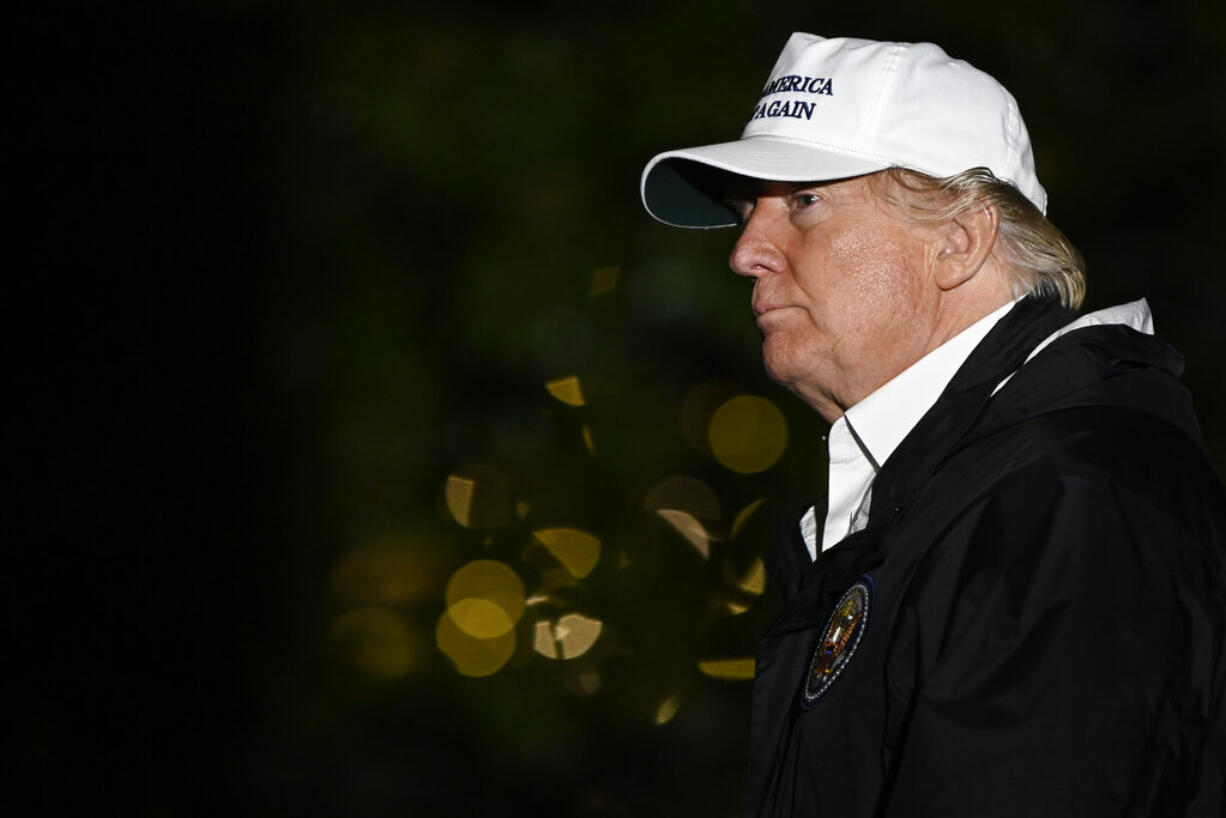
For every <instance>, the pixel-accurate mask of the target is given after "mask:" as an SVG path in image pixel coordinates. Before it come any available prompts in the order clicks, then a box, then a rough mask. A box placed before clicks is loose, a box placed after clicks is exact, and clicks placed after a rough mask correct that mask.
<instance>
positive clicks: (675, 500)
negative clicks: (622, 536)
mask: <svg viewBox="0 0 1226 818" xmlns="http://www.w3.org/2000/svg"><path fill="white" fill-rule="evenodd" d="M643 507H644V508H647V509H650V510H652V511H658V510H660V509H676V510H678V511H685V512H688V513H689V514H692V515H694V516H695V517H701V518H703V519H706V520H718V519H719V517H720V503H719V495H717V494H716V493H715V492H714V491H713V490H712V489H711V487H710V486H708V485H707V484H706V483H704V482H702V481H701V480H698V479H697V478H694V477H684V476H674V477H666V478H664V479H663V480H661V481H660V482H658V483H656V484H655V485H654V486H652V487H651V488H650V489H648V490H647V494H646V495H645V496H644V497H643Z"/></svg>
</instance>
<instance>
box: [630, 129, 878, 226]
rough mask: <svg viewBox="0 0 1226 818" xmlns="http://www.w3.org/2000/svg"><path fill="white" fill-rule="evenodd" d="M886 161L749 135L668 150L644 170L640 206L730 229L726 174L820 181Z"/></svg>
mask: <svg viewBox="0 0 1226 818" xmlns="http://www.w3.org/2000/svg"><path fill="white" fill-rule="evenodd" d="M887 167H889V163H888V162H883V161H882V160H880V159H875V158H870V157H865V156H854V155H848V154H845V153H836V152H834V151H831V150H828V149H825V148H821V147H818V146H815V145H812V144H809V143H805V142H797V141H794V140H790V139H778V138H773V137H769V136H751V137H747V138H745V139H738V140H737V141H735V142H721V143H719V144H717V145H704V146H701V147H697V148H683V149H681V150H676V151H668V152H667V153H662V154H660V155H659V156H657V157H655V158H654V159H652V160H651V161H650V162H648V163H647V167H646V168H644V169H643V177H642V182H641V194H642V197H643V206H644V207H646V208H647V212H648V213H650V214H651V215H652V217H653V218H655V219H657V220H658V221H661V222H664V223H665V224H669V225H672V226H674V227H700V228H712V227H732V226H733V225H735V224H736V223H737V218H736V215H735V214H734V213H733V212H732V211H731V210H730V209H729V208H728V206H727V205H726V204H724V203H723V202H722V201H721V200H720V197H721V196H722V194H723V191H724V189H725V188H726V187H727V183H728V181H729V176H742V177H748V178H750V179H763V180H767V181H772V182H824V181H829V180H831V179H846V178H848V177H851V176H860V175H863V174H865V173H873V172H875V171H879V170H885V169H886V168H887Z"/></svg>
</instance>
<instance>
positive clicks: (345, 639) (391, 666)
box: [328, 607, 427, 680]
mask: <svg viewBox="0 0 1226 818" xmlns="http://www.w3.org/2000/svg"><path fill="white" fill-rule="evenodd" d="M328 637H329V641H330V642H331V645H332V648H333V649H334V650H336V651H338V652H339V653H340V654H341V655H342V656H344V657H345V659H346V660H348V661H349V662H350V663H351V664H353V665H354V666H356V667H357V668H358V669H360V670H361V671H363V672H364V673H366V675H368V676H370V677H372V678H375V679H383V680H392V679H399V678H401V677H402V676H405V675H407V674H408V673H410V672H411V671H413V670H416V669H417V668H419V667H420V666H421V665H423V664H424V663H425V658H426V651H427V648H426V643H425V640H424V639H423V638H422V637H421V635H419V634H418V633H417V632H416V631H415V630H414V629H413V627H412V626H411V625H410V624H409V623H408V622H406V621H405V620H404V619H403V618H402V617H401V616H400V615H399V614H397V613H396V612H395V611H391V610H388V609H386V608H374V607H368V608H358V609H356V610H352V611H348V612H346V613H344V614H341V615H340V616H339V617H337V618H336V619H335V620H334V621H333V622H332V625H331V627H330V628H329V629H328Z"/></svg>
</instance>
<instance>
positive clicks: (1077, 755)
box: [748, 298, 1226, 818]
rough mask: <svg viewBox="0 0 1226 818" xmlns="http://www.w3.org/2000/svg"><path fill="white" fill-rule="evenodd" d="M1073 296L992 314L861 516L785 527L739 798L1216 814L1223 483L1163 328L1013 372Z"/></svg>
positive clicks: (1096, 330)
mask: <svg viewBox="0 0 1226 818" xmlns="http://www.w3.org/2000/svg"><path fill="white" fill-rule="evenodd" d="M1073 317H1074V316H1073V314H1072V313H1071V312H1069V311H1067V310H1064V309H1062V308H1060V307H1059V306H1058V305H1056V304H1055V303H1054V302H1053V301H1050V300H1040V299H1033V298H1030V299H1025V300H1023V301H1022V302H1019V304H1018V305H1017V306H1016V307H1015V308H1014V309H1013V310H1011V311H1010V313H1009V314H1008V315H1006V316H1005V318H1004V319H1002V320H1001V321H1000V322H999V323H998V324H997V325H996V327H995V328H994V329H993V330H992V331H991V333H989V335H988V336H987V337H986V338H985V339H984V340H983V342H982V343H981V344H980V345H979V346H978V347H977V348H976V349H975V351H974V352H973V353H972V354H971V356H970V358H968V359H967V361H966V363H965V364H964V365H963V366H962V367H961V369H959V371H958V373H957V374H956V375H955V376H954V378H953V380H952V381H951V382H950V384H949V387H948V388H947V389H946V390H945V392H944V393H943V394H942V396H941V398H940V399H939V400H938V401H937V403H936V405H935V406H933V408H932V409H931V410H930V411H929V412H928V413H927V414H926V415H925V416H924V417H923V418H922V419H921V420H920V422H919V423H918V424H917V426H916V427H915V429H914V430H912V432H911V433H910V434H909V435H908V436H907V438H906V439H905V440H904V441H903V442H902V443H901V444H900V446H899V447H898V449H897V450H896V451H895V452H894V454H893V455H892V456H891V457H890V458H889V459H888V460H887V461H886V462H885V463H884V464H883V465H882V468H881V471H880V473H879V474H878V475H877V477H876V479H875V481H874V483H873V494H872V504H871V510H870V515H869V523H868V526H867V528H865V529H864V530H863V531H860V532H857V533H855V534H852V535H851V536H849V537H847V538H846V539H845V540H843V541H842V542H840V543H839V544H837V545H835V546H834V547H832V548H830V549H829V550H827V551H824V552H822V553H821V554H820V555H819V556H818V558H817V559H816V560H815V561H812V562H810V560H809V556H808V553H807V551H806V550H805V547H804V544H803V542H802V541H801V539H800V535H799V532H798V529H797V527H795V526H792V527H791V533H790V535H789V537H788V538H787V539H786V540H785V542H783V543H782V544H781V547H779V548H778V549H777V551H776V553H775V555H774V557H773V558H772V564H771V566H770V568H771V577H772V581H773V582H772V584H773V585H774V587H775V588H776V589H777V590H778V591H779V592H780V594H781V595H782V597H783V612H782V614H781V615H780V616H779V617H778V618H777V619H776V620H775V622H774V623H773V624H772V625H771V626H770V628H769V629H768V630H767V633H766V635H765V636H764V637H763V639H762V642H761V645H760V649H759V655H758V661H757V673H756V678H755V681H754V704H753V725H752V740H751V746H750V768H749V778H748V812H749V814H751V815H764V816H782V815H788V816H836V817H837V818H856V817H857V816H909V817H915V818H918V816H928V815H931V816H939V817H940V818H957V817H958V816H1002V817H1003V816H1019V817H1020V816H1026V818H1031V816H1077V818H1089V817H1091V816H1119V815H1138V816H1139V815H1145V816H1185V815H1186V816H1205V817H1206V818H1209V817H1210V816H1212V818H1220V817H1221V816H1222V815H1226V800H1224V797H1223V786H1224V785H1223V767H1224V765H1226V727H1224V724H1223V711H1222V696H1223V689H1224V687H1226V684H1224V678H1226V676H1224V674H1226V666H1224V663H1223V655H1222V654H1223V636H1224V634H1226V494H1224V493H1223V489H1222V484H1221V481H1220V480H1219V479H1218V477H1217V475H1216V474H1215V473H1214V471H1213V468H1212V466H1211V465H1210V463H1209V460H1208V457H1207V455H1206V452H1205V450H1204V444H1203V442H1202V439H1201V436H1200V433H1199V431H1198V428H1197V424H1196V420H1195V417H1194V415H1193V412H1192V409H1191V405H1190V402H1189V400H1188V398H1187V394H1186V392H1185V391H1184V390H1183V388H1182V387H1181V386H1180V385H1179V383H1178V382H1177V380H1176V378H1177V376H1178V374H1179V372H1180V371H1181V369H1182V361H1181V359H1180V357H1179V355H1178V354H1177V353H1176V352H1174V351H1173V350H1172V349H1170V348H1169V347H1167V346H1166V345H1165V344H1163V343H1162V342H1160V341H1158V340H1156V339H1154V338H1152V337H1150V336H1146V335H1142V334H1140V333H1137V332H1135V331H1133V330H1131V329H1128V328H1126V327H1119V326H1106V327H1091V328H1086V329H1081V330H1077V331H1075V332H1071V333H1069V334H1067V335H1064V336H1062V337H1061V338H1059V339H1057V340H1056V341H1055V342H1053V343H1052V344H1051V345H1049V346H1048V347H1046V348H1045V349H1044V350H1042V351H1041V352H1040V353H1039V354H1038V355H1036V356H1035V358H1034V359H1033V360H1031V361H1029V362H1028V363H1026V365H1025V366H1023V367H1022V368H1021V369H1020V370H1018V367H1019V366H1021V364H1022V362H1023V361H1024V359H1025V358H1026V356H1027V354H1028V353H1029V352H1030V351H1031V350H1032V349H1034V347H1035V346H1037V344H1038V343H1039V342H1040V341H1041V340H1043V339H1044V338H1045V337H1047V336H1048V335H1050V334H1051V333H1052V332H1053V331H1055V330H1056V329H1058V328H1059V327H1061V326H1063V325H1064V324H1066V323H1067V322H1068V321H1070V320H1071V319H1072V318H1073ZM1015 370H1016V374H1015V375H1014V376H1013V378H1012V379H1010V380H1009V382H1008V383H1007V384H1006V385H1005V386H1004V387H1003V388H1002V389H1001V390H1000V391H999V392H998V393H997V394H996V395H994V396H993V395H992V394H991V393H992V390H993V389H994V387H996V385H997V384H998V383H1000V381H1001V380H1002V379H1003V378H1004V377H1005V376H1006V375H1008V374H1009V373H1010V372H1014V371H1015ZM849 589H853V590H850V591H849ZM836 607H838V609H839V610H838V611H835V608H836ZM819 642H820V644H819ZM823 652H824V653H825V654H826V655H825V656H823V655H821V654H822V653H823ZM815 654H817V655H815Z"/></svg>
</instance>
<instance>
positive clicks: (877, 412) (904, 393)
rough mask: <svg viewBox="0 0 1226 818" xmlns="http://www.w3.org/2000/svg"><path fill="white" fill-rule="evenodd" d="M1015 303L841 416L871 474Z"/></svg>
mask: <svg viewBox="0 0 1226 818" xmlns="http://www.w3.org/2000/svg"><path fill="white" fill-rule="evenodd" d="M1015 303H1017V302H1016V301H1010V302H1008V303H1007V304H1004V305H1003V306H1001V307H1000V308H999V309H996V310H994V311H993V312H991V313H989V314H988V315H986V316H984V317H983V318H981V319H979V320H978V321H976V322H975V323H974V324H971V325H970V326H969V327H967V328H966V329H964V330H962V332H960V333H958V334H957V335H955V336H954V337H953V338H950V339H949V340H948V341H946V342H945V343H944V344H941V346H939V347H937V348H936V349H934V350H932V351H931V352H929V353H928V354H927V355H925V356H924V357H923V358H920V359H919V360H918V361H916V362H915V363H914V364H912V365H911V366H909V367H907V368H906V369H904V370H903V371H902V372H900V373H899V374H898V375H896V376H895V377H894V378H893V379H892V380H890V381H888V382H886V383H885V384H884V385H882V386H881V387H879V388H878V389H877V390H876V391H875V392H873V393H872V394H870V395H868V396H867V397H866V398H864V399H863V400H861V401H860V402H859V403H857V404H856V405H855V406H852V407H851V408H849V409H848V410H847V411H846V412H845V413H844V415H843V418H841V420H842V421H843V422H845V423H846V425H847V427H848V430H849V431H850V432H851V433H852V436H853V437H854V438H855V439H856V442H857V443H858V444H859V446H860V448H861V449H862V450H863V452H864V455H865V457H866V458H867V459H868V460H869V462H870V463H872V464H873V469H874V471H876V470H877V469H878V468H880V465H881V464H882V463H884V462H885V461H886V460H887V459H888V458H889V456H890V455H891V454H893V453H894V450H895V449H896V448H898V444H899V443H901V442H902V440H903V438H905V437H906V436H907V434H908V433H910V431H911V430H912V429H913V428H915V424H917V423H919V420H920V418H922V417H923V416H924V413H925V412H927V411H928V410H929V409H931V408H932V405H933V404H934V403H936V402H937V398H939V397H940V396H941V393H942V392H943V391H944V390H945V387H946V386H948V385H949V382H950V380H952V379H953V376H954V374H955V373H957V371H958V368H959V367H960V366H962V364H963V363H965V362H966V359H967V358H968V357H969V356H970V354H971V352H972V351H974V349H975V347H976V346H978V345H979V342H980V341H982V340H983V339H984V336H986V335H987V334H988V332H990V331H991V329H992V327H994V326H996V323H997V322H998V321H1000V319H1001V318H1004V317H1005V314H1006V313H1008V312H1009V310H1011V309H1012V308H1013V305H1014V304H1015Z"/></svg>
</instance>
